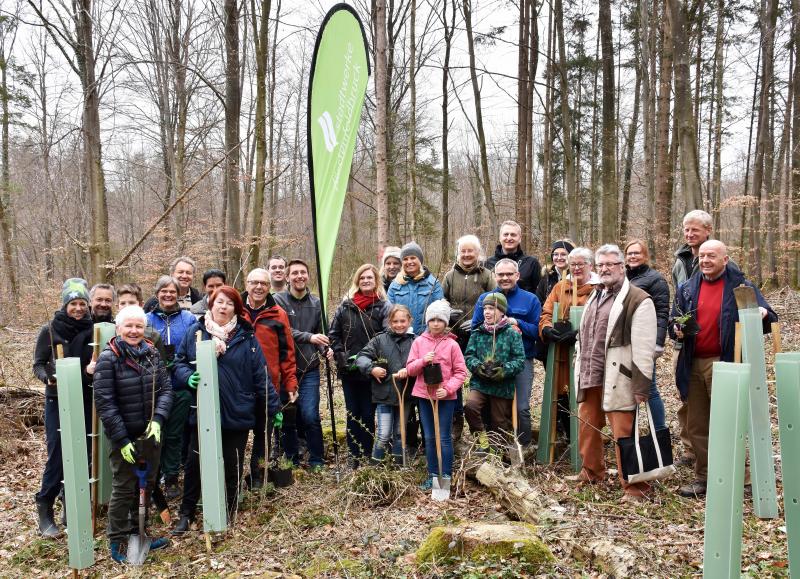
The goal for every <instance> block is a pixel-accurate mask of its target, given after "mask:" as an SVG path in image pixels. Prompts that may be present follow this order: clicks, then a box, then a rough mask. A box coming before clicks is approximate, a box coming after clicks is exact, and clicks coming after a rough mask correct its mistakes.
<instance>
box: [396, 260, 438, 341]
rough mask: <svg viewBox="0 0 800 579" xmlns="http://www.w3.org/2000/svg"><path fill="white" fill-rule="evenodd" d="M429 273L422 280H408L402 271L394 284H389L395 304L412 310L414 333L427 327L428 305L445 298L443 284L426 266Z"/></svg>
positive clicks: (420, 331)
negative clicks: (426, 311)
mask: <svg viewBox="0 0 800 579" xmlns="http://www.w3.org/2000/svg"><path fill="white" fill-rule="evenodd" d="M424 273H427V275H426V276H424V277H423V278H422V279H420V280H408V279H407V278H406V277H405V276H404V275H403V273H402V272H400V273H399V274H398V275H397V277H396V278H394V281H393V282H392V285H390V286H389V292H388V297H389V301H390V302H392V303H393V304H401V305H404V306H406V307H407V308H408V309H409V310H411V317H412V318H414V333H415V334H416V335H418V336H419V335H421V334H422V332H424V331H425V330H426V329H428V327H427V325H426V324H425V310H426V309H427V308H428V305H429V304H430V303H432V302H435V301H436V300H440V299H442V298H444V291H442V284H440V283H439V280H438V279H436V276H434V275H433V274H432V273H430V272H429V271H428V269H427V268H424Z"/></svg>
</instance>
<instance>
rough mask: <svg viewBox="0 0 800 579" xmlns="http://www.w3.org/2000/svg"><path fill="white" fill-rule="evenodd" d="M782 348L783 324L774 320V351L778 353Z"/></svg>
mask: <svg viewBox="0 0 800 579" xmlns="http://www.w3.org/2000/svg"><path fill="white" fill-rule="evenodd" d="M780 351H782V350H781V325H780V324H779V323H778V322H772V353H773V354H777V353H778V352H780Z"/></svg>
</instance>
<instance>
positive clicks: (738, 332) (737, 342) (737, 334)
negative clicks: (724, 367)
mask: <svg viewBox="0 0 800 579" xmlns="http://www.w3.org/2000/svg"><path fill="white" fill-rule="evenodd" d="M733 361H734V362H735V363H737V364H740V363H741V362H742V323H741V322H736V329H735V330H734V334H733Z"/></svg>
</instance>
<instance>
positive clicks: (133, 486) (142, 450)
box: [107, 438, 161, 542]
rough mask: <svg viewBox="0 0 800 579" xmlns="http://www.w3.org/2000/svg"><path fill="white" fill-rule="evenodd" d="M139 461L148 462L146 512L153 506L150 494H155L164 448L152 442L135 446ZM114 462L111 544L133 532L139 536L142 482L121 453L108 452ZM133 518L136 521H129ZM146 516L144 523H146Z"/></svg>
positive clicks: (110, 505) (110, 518) (110, 506)
mask: <svg viewBox="0 0 800 579" xmlns="http://www.w3.org/2000/svg"><path fill="white" fill-rule="evenodd" d="M136 453H137V458H143V459H144V460H145V461H147V492H146V496H145V503H144V504H145V509H147V507H149V506H150V500H149V497H150V494H151V493H152V492H153V488H154V487H155V481H156V473H158V463H159V458H160V457H161V445H159V444H157V443H156V442H155V441H154V440H153V439H152V438H148V439H145V440H140V441H137V442H136ZM109 460H110V461H111V474H112V479H111V500H110V501H109V503H108V529H107V533H108V539H109V541H111V542H116V541H122V540H124V539H126V538H127V536H128V535H130V534H131V533H132V532H138V531H136V529H138V525H139V479H138V477H137V476H136V471H135V469H136V468H137V466H136V465H135V464H130V463H128V462H125V459H123V458H122V454H121V453H120V451H119V449H112V450H111V451H110V452H109ZM130 513H133V514H134V517H133V521H131V519H130V518H128V515H129V514H130ZM147 520H148V519H147V513H145V522H147Z"/></svg>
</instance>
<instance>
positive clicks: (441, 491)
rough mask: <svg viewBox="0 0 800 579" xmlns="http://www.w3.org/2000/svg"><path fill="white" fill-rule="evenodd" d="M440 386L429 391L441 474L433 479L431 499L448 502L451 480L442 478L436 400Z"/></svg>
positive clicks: (437, 403)
mask: <svg viewBox="0 0 800 579" xmlns="http://www.w3.org/2000/svg"><path fill="white" fill-rule="evenodd" d="M438 386H439V385H438V384H437V385H436V386H435V387H434V388H433V389H432V390H433V394H432V395H431V389H428V395H429V396H430V401H431V406H432V407H433V435H434V437H435V440H436V460H437V461H438V464H439V473H438V474H437V475H436V476H435V477H434V478H433V486H432V488H431V498H432V499H433V500H434V501H446V500H447V499H449V498H450V479H446V478H444V476H442V470H443V468H442V441H441V439H440V438H439V399H438V398H436V389H437V388H438Z"/></svg>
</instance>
